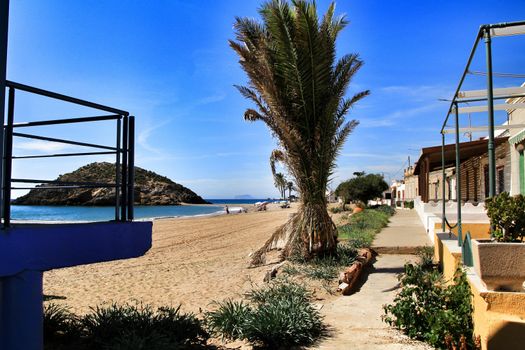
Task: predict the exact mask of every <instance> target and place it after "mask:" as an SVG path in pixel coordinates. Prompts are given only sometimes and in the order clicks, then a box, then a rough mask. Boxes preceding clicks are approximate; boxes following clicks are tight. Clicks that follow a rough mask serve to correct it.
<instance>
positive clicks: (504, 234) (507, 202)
mask: <svg viewBox="0 0 525 350" xmlns="http://www.w3.org/2000/svg"><path fill="white" fill-rule="evenodd" d="M485 209H487V216H488V217H489V218H490V224H491V225H492V226H493V227H495V228H496V229H495V230H494V238H496V240H497V241H499V242H520V241H521V242H522V241H523V238H524V237H525V215H523V213H524V212H525V197H523V196H522V195H521V194H519V195H517V196H510V195H509V193H508V192H502V193H500V194H499V195H497V196H494V197H490V198H487V199H486V200H485Z"/></svg>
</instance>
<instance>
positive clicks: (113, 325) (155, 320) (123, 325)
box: [81, 304, 207, 347]
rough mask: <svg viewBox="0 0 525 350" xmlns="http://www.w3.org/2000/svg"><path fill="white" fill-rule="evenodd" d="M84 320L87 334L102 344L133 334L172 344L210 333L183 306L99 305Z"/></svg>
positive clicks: (147, 341) (94, 341)
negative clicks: (155, 307)
mask: <svg viewBox="0 0 525 350" xmlns="http://www.w3.org/2000/svg"><path fill="white" fill-rule="evenodd" d="M81 323H82V325H83V328H84V331H85V334H86V337H87V338H89V339H91V340H92V342H93V343H94V345H96V346H100V347H103V346H104V344H112V343H113V342H115V341H117V342H119V341H121V340H122V339H123V338H129V337H130V336H132V337H134V338H137V339H143V341H145V342H146V344H149V343H151V342H155V344H157V343H159V344H160V342H161V341H162V342H163V343H166V344H168V345H172V346H174V345H183V344H186V343H188V342H191V341H195V340H197V341H199V340H203V339H205V338H206V337H207V334H206V332H205V331H204V330H203V328H202V327H201V325H200V323H199V321H198V320H197V318H196V317H195V316H194V315H193V314H182V313H180V306H179V307H177V308H171V307H162V308H159V309H157V310H156V311H154V310H153V308H152V307H151V306H149V305H142V304H139V305H130V304H124V305H118V304H111V305H110V306H107V307H106V306H104V307H100V306H97V307H96V308H94V309H92V312H91V313H89V314H87V315H86V316H84V317H83V318H82V319H81ZM152 335H154V337H153V336H152ZM152 347H153V346H152Z"/></svg>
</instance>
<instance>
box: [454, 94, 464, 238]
mask: <svg viewBox="0 0 525 350" xmlns="http://www.w3.org/2000/svg"><path fill="white" fill-rule="evenodd" d="M454 107H455V112H456V113H455V116H456V200H457V202H456V203H457V206H458V218H457V227H458V245H459V246H460V247H461V245H462V244H463V237H462V232H461V159H460V154H459V151H460V149H459V110H458V104H457V103H454Z"/></svg>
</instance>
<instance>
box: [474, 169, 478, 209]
mask: <svg viewBox="0 0 525 350" xmlns="http://www.w3.org/2000/svg"><path fill="white" fill-rule="evenodd" d="M478 171H479V169H478V168H474V201H476V202H477V201H478V181H479V179H478Z"/></svg>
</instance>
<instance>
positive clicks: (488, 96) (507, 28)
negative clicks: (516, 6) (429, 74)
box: [440, 21, 525, 263]
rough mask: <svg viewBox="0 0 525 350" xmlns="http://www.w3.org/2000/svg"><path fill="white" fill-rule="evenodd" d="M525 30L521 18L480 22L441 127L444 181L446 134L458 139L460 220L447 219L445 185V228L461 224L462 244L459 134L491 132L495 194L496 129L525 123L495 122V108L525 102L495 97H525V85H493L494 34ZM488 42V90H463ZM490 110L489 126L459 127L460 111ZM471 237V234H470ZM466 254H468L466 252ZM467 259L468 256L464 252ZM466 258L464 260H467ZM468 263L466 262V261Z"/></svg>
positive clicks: (460, 242)
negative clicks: (471, 104)
mask: <svg viewBox="0 0 525 350" xmlns="http://www.w3.org/2000/svg"><path fill="white" fill-rule="evenodd" d="M524 34H525V21H519V22H508V23H497V24H486V25H482V26H480V28H479V30H478V33H477V35H476V39H475V41H474V45H473V47H472V49H471V51H470V55H469V57H468V60H467V64H466V66H465V69H464V71H463V74H462V75H461V78H460V81H459V84H458V87H457V89H456V91H455V93H454V96H453V98H452V100H451V102H450V107H449V109H448V111H447V115H446V117H445V120H444V122H443V126H442V127H441V131H440V133H441V160H442V179H443V183H444V182H445V180H446V174H445V164H444V162H445V135H446V134H448V133H454V134H455V139H456V164H455V173H456V200H457V222H456V225H454V226H451V225H450V224H449V223H448V220H447V218H446V213H445V186H442V187H443V188H442V201H443V206H442V224H441V225H442V230H443V232H445V231H446V227H447V226H448V227H449V228H454V227H456V226H457V228H458V245H459V246H463V232H462V224H461V172H460V167H461V164H460V147H459V135H460V132H462V131H471V132H472V131H484V130H487V132H488V146H487V149H488V160H489V164H488V168H489V196H490V197H492V196H494V195H495V194H496V192H495V189H496V159H495V147H494V130H496V129H504V130H507V129H511V128H516V127H519V128H523V127H525V125H514V126H510V125H504V126H495V125H494V110H513V109H518V108H525V104H523V103H518V104H500V105H494V101H495V100H506V99H509V98H519V97H525V88H524V87H517V88H500V89H494V86H493V75H494V74H495V73H494V72H493V71H492V38H493V37H499V36H510V35H524ZM482 38H483V39H484V42H485V55H486V69H487V72H486V76H487V88H486V89H485V90H474V91H470V92H462V91H461V88H462V85H463V82H464V81H465V78H466V76H467V74H468V73H469V68H470V65H471V63H472V60H473V58H474V55H475V53H476V49H477V48H478V46H479V42H480V41H481V39H482ZM484 101H486V102H487V105H486V106H475V107H460V105H462V104H465V103H469V102H484ZM485 111H486V112H487V114H488V125H487V126H486V127H470V128H460V127H459V114H461V113H476V112H485ZM451 114H452V115H453V116H454V122H455V127H454V128H453V129H445V128H446V126H447V123H448V121H449V118H450V115H451ZM467 239H468V240H469V239H470V238H469V237H467ZM463 255H465V254H463ZM464 259H465V256H464ZM464 262H465V261H464ZM465 263H466V262H465Z"/></svg>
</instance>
